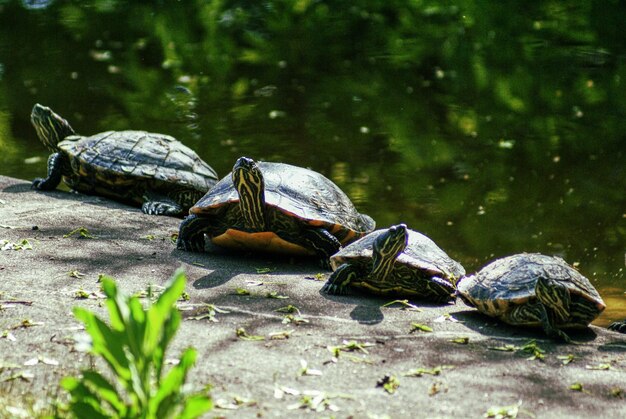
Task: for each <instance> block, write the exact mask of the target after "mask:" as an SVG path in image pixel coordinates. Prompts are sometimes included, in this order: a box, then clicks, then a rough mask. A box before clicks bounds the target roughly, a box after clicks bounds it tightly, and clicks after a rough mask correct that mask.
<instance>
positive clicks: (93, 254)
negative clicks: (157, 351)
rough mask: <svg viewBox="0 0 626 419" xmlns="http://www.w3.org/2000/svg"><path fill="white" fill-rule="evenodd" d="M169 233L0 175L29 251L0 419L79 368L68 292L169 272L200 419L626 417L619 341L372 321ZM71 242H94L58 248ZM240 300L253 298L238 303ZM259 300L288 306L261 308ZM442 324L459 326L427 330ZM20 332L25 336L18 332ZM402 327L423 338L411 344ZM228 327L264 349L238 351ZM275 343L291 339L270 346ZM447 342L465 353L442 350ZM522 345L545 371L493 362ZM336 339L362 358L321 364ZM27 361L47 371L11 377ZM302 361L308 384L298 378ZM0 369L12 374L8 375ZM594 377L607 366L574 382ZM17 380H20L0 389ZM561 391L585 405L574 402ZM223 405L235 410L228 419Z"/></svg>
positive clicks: (288, 273) (624, 343)
mask: <svg viewBox="0 0 626 419" xmlns="http://www.w3.org/2000/svg"><path fill="white" fill-rule="evenodd" d="M179 222H180V220H178V219H175V218H170V217H156V216H148V215H144V214H142V213H141V212H140V211H139V210H138V209H135V208H131V207H127V206H124V205H121V204H118V203H115V202H111V201H109V200H106V199H103V198H98V197H92V196H83V195H77V194H70V193H67V192H63V191H54V192H45V193H42V192H35V191H31V190H30V183H29V182H26V181H22V180H17V179H12V178H7V177H2V176H0V243H1V242H2V240H8V241H10V242H13V243H19V242H21V241H22V240H23V239H27V240H28V241H29V243H30V244H31V245H32V250H3V251H0V277H1V279H0V307H1V310H0V336H2V332H3V331H9V332H10V334H11V336H12V337H14V338H15V339H14V340H13V339H8V338H7V336H4V337H1V338H0V417H4V416H5V415H7V414H8V413H7V411H6V410H4V411H3V409H6V406H25V405H32V401H33V400H45V399H46V398H55V397H57V394H58V393H59V390H58V382H59V379H60V378H62V377H63V376H66V375H69V374H76V373H77V371H78V370H79V369H81V368H85V367H88V366H89V362H90V361H89V357H88V356H87V355H85V354H82V353H79V352H76V351H74V350H73V342H72V340H71V337H72V336H73V334H74V333H75V332H76V329H77V326H78V325H79V324H78V322H76V321H75V320H74V318H73V316H72V315H71V309H72V307H73V306H75V305H80V306H84V307H88V308H89V309H91V310H95V311H99V312H103V310H102V307H100V305H101V302H102V300H101V299H97V298H94V299H80V300H79V299H76V298H75V291H76V290H78V289H82V290H84V291H86V292H88V293H90V292H94V293H96V292H97V291H98V289H99V285H98V283H97V280H98V275H99V274H101V273H103V274H107V275H109V276H112V277H114V278H116V279H117V280H118V283H119V284H120V287H121V288H123V289H125V290H126V291H128V292H132V293H137V292H141V291H144V290H146V289H147V287H148V286H149V284H155V285H162V284H164V283H165V282H166V281H167V279H168V278H169V277H170V276H171V274H172V273H173V272H174V270H175V269H176V268H178V267H179V266H183V267H184V268H185V270H186V273H187V276H188V285H187V289H186V291H187V293H188V294H189V296H190V300H189V301H187V302H184V303H181V309H182V310H184V311H183V315H184V317H185V319H186V320H185V321H184V322H183V324H182V327H181V329H180V331H179V333H178V335H177V336H176V338H175V343H174V345H173V348H172V350H171V352H170V353H169V355H170V357H174V356H178V355H179V354H180V351H181V350H182V349H183V348H184V347H187V346H194V347H195V348H196V349H197V350H198V362H197V364H196V366H195V367H194V368H193V369H192V371H191V375H190V380H191V383H192V384H193V385H194V386H195V387H196V388H201V387H203V386H204V385H206V384H212V385H213V386H214V388H213V391H212V395H213V397H214V399H215V400H216V401H219V402H218V404H219V405H221V407H222V408H219V409H216V410H215V411H213V412H212V413H211V414H210V415H209V416H210V417H212V416H216V415H222V416H225V417H233V418H234V417H237V418H239V417H285V418H287V417H289V418H291V417H295V416H300V415H302V413H303V410H300V409H298V410H295V409H296V408H297V406H298V405H299V404H300V403H301V399H302V395H301V394H309V393H304V392H306V391H321V392H324V393H325V394H326V396H327V397H328V402H329V403H330V405H331V406H327V407H328V408H332V409H335V408H336V409H338V411H337V412H334V411H332V410H326V411H325V412H322V413H320V414H319V415H320V416H326V417H327V416H331V415H334V416H337V417H384V416H385V415H388V416H389V417H482V416H483V414H484V413H485V412H486V411H487V410H488V409H489V408H490V407H493V406H506V405H514V404H517V403H518V402H521V403H522V404H521V407H520V409H521V410H524V411H526V412H530V413H531V414H533V415H535V416H536V417H545V418H553V417H581V418H582V417H587V418H588V417H591V416H597V417H603V418H613V417H614V418H623V417H626V394H621V393H620V392H619V389H621V391H622V393H626V373H625V370H626V337H624V336H623V335H620V334H616V333H612V332H609V331H606V330H604V329H601V328H598V327H595V326H591V327H590V328H588V329H586V330H583V331H580V332H576V333H572V334H571V336H572V337H573V339H575V340H576V341H577V342H578V344H576V345H565V344H555V343H554V342H552V341H550V340H548V339H546V338H545V337H544V336H543V335H542V334H541V333H538V332H536V331H531V330H524V329H517V328H511V327H507V326H505V325H502V324H500V323H497V322H495V321H493V320H491V319H488V318H486V317H483V316H481V315H479V314H478V313H476V312H475V311H473V310H472V309H470V308H468V307H467V306H465V305H464V304H463V303H462V302H460V301H459V302H458V303H457V304H456V305H446V306H432V305H428V304H424V303H420V302H415V303H416V305H417V306H418V307H419V308H420V309H421V311H410V310H404V309H401V308H400V307H399V306H393V307H382V305H383V304H384V303H387V302H388V300H382V299H376V298H371V297H367V296H351V297H328V296H326V295H323V294H321V293H320V291H319V290H320V288H321V286H322V285H323V283H324V282H323V280H322V281H319V280H316V279H315V277H316V274H318V273H320V272H319V269H318V268H317V266H316V264H315V263H314V262H313V261H309V260H306V259H288V258H287V259H286V258H273V257H267V256H264V257H255V256H251V255H245V256H244V257H241V256H240V255H232V254H229V253H225V252H220V251H215V252H212V253H206V254H194V253H185V252H182V251H178V250H176V248H175V246H174V244H173V243H172V241H171V240H170V236H171V235H172V234H173V233H176V232H177V231H178V224H179ZM35 226H36V229H34V228H35ZM79 227H84V228H86V229H87V231H88V232H89V234H91V235H93V236H94V238H92V239H85V238H82V239H81V238H80V235H78V234H75V235H72V236H70V237H67V238H64V237H63V236H64V235H66V234H68V233H69V232H71V231H72V230H74V229H76V228H79ZM71 272H78V273H80V274H83V275H82V276H80V275H78V276H79V278H76V277H73V276H71V275H70V273H71ZM325 276H326V275H325ZM237 288H243V289H247V290H248V291H250V295H246V296H243V295H237V293H236V290H237ZM269 293H275V295H276V296H285V297H288V298H285V299H277V298H268V297H267V295H268V294H269ZM205 304H213V305H215V306H217V307H218V308H220V309H223V310H225V311H226V312H224V313H217V314H216V320H217V322H211V321H209V320H207V319H203V320H192V319H191V317H195V316H197V314H198V313H199V312H200V311H201V308H202V307H203V305H205ZM288 304H291V305H294V306H296V307H297V308H298V309H299V310H300V312H301V315H302V317H303V318H304V319H305V320H306V321H307V323H303V324H300V325H296V324H294V323H289V324H285V323H283V320H284V316H285V314H284V313H281V312H278V311H276V310H277V309H279V308H281V307H284V306H286V305H288ZM446 314H450V315H452V317H453V318H454V319H456V320H458V321H456V322H453V321H450V320H445V321H439V320H442V316H443V315H446ZM25 320H29V321H30V322H32V323H33V324H35V325H34V326H32V327H19V325H21V324H22V322H23V321H25ZM411 323H420V324H425V325H428V326H430V327H432V329H433V331H432V332H430V333H428V332H421V331H415V332H411ZM237 328H244V329H245V330H246V332H248V333H249V334H251V335H261V336H264V337H265V340H264V341H245V340H241V339H239V338H237V337H236V335H235V330H236V329H237ZM281 332H288V336H289V337H288V338H286V339H271V338H270V336H271V335H272V334H279V335H280V333H281ZM457 338H467V343H466V344H461V343H454V342H453V340H455V339H457ZM530 339H537V344H538V345H539V347H541V348H542V349H544V350H545V358H544V359H543V360H542V361H541V360H528V359H527V358H528V357H529V355H528V354H525V353H522V352H519V351H518V352H503V351H497V350H493V349H490V348H494V347H502V346H504V345H507V344H512V345H517V346H521V345H523V344H524V343H526V342H527V341H529V340H530ZM344 340H345V341H353V340H354V341H358V342H360V343H369V344H371V346H368V347H366V348H365V350H366V351H367V352H364V351H355V352H342V353H341V354H340V356H339V357H338V359H336V360H334V361H333V359H332V354H331V352H330V351H329V350H328V349H327V347H328V346H336V345H341V344H342V342H343V341H344ZM569 354H571V355H573V356H574V360H573V362H571V363H569V364H567V365H564V364H563V361H562V360H561V359H559V358H558V356H567V355H569ZM34 357H41V359H43V358H44V357H45V358H46V359H52V360H56V361H58V362H59V364H58V365H48V364H46V363H43V362H40V363H38V364H36V365H31V366H25V365H24V362H26V361H27V360H29V359H32V358H34ZM301 360H304V361H306V363H307V365H308V368H311V369H316V370H319V371H320V372H321V375H310V376H309V375H302V374H301V370H302V365H301ZM10 364H15V365H19V368H7V367H5V366H6V365H10ZM601 364H607V365H609V366H610V367H609V369H608V370H606V369H600V370H596V369H589V368H588V367H587V366H589V367H598V366H600V365H601ZM438 366H447V367H446V368H443V370H442V371H441V373H440V374H439V375H429V374H424V375H423V376H421V377H410V376H405V375H403V374H404V373H407V372H409V371H411V370H415V369H417V368H425V369H432V368H435V367H438ZM602 368H604V367H602ZM20 372H22V373H23V372H28V373H32V377H31V376H30V375H28V374H26V375H25V376H26V377H31V378H27V379H19V378H18V379H11V380H9V379H8V378H9V377H10V376H11V375H13V374H19V373H20ZM387 374H388V375H394V376H396V377H397V379H398V380H399V387H398V389H397V390H396V392H395V393H394V394H388V393H387V392H385V391H384V390H383V388H381V387H377V385H376V384H377V382H378V381H379V380H381V379H382V378H383V377H384V376H385V375H387ZM574 383H581V384H582V385H583V389H584V391H583V392H580V391H573V390H571V389H570V386H571V385H572V384H574ZM298 394H300V395H298ZM311 394H313V393H311ZM277 396H280V397H277ZM236 398H242V399H245V400H247V402H244V403H242V404H239V405H238V404H236V403H235V399H236ZM323 407H324V405H323V404H322V405H320V409H321V408H323ZM229 408H232V409H236V410H230V409H229ZM520 417H524V415H523V414H522V413H520Z"/></svg>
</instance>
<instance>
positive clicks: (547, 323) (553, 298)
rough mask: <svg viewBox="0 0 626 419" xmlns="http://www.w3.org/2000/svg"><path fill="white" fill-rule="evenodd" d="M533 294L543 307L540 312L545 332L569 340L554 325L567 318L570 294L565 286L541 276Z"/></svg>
mask: <svg viewBox="0 0 626 419" xmlns="http://www.w3.org/2000/svg"><path fill="white" fill-rule="evenodd" d="M535 295H536V296H537V299H538V300H539V302H540V303H541V307H542V308H543V309H542V310H541V313H540V314H541V325H542V327H543V330H544V331H545V332H546V334H547V335H548V336H550V337H553V338H557V339H561V340H563V341H565V342H567V343H569V342H571V339H570V337H569V336H567V334H566V333H565V332H563V331H562V330H559V329H558V328H557V326H556V325H557V322H559V323H565V322H566V321H567V319H568V318H569V305H570V295H569V291H568V289H567V287H566V286H565V285H563V284H561V283H559V282H558V281H555V280H552V279H550V278H546V277H542V276H541V277H539V278H538V279H537V285H536V286H535Z"/></svg>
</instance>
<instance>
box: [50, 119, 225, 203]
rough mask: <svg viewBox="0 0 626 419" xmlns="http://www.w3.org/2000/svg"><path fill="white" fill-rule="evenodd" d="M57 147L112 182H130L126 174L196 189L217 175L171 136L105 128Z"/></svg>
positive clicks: (82, 171) (84, 171)
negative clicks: (97, 132) (102, 130)
mask: <svg viewBox="0 0 626 419" xmlns="http://www.w3.org/2000/svg"><path fill="white" fill-rule="evenodd" d="M59 148H60V149H61V150H63V151H64V152H66V153H67V154H68V155H69V156H70V157H71V158H72V160H73V166H74V165H76V166H77V167H79V168H80V174H81V175H83V176H93V175H96V176H97V178H98V181H104V182H108V183H111V184H112V185H122V184H129V182H130V180H129V179H128V178H125V176H128V177H132V178H133V179H134V181H136V180H137V178H140V179H144V180H147V181H154V180H157V181H161V182H165V183H176V184H179V185H185V186H188V187H192V188H194V189H197V190H199V191H203V190H207V189H209V188H210V187H211V185H212V183H213V182H214V180H213V179H215V178H216V177H217V176H216V174H215V172H214V171H213V169H212V168H210V167H209V166H208V165H206V164H204V163H203V162H202V161H201V160H200V159H198V157H197V155H196V154H195V153H193V152H192V151H191V150H187V147H186V146H184V145H183V144H181V143H179V142H177V141H176V140H175V139H174V138H172V137H170V136H167V135H163V134H152V133H147V132H145V131H107V132H103V133H100V134H96V135H93V136H91V137H80V136H71V137H68V138H67V139H66V140H64V141H62V142H60V143H59Z"/></svg>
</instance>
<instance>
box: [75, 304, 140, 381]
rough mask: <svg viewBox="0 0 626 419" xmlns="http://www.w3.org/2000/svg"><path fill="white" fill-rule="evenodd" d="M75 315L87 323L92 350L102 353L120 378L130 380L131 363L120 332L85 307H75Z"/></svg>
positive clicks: (97, 353) (86, 327) (95, 352)
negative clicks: (125, 351)
mask: <svg viewBox="0 0 626 419" xmlns="http://www.w3.org/2000/svg"><path fill="white" fill-rule="evenodd" d="M74 316H76V318H77V319H78V320H80V321H82V322H83V323H84V324H85V330H86V331H87V333H89V336H91V340H92V352H93V353H94V354H96V355H101V356H102V357H103V358H104V360H105V361H106V362H107V363H108V364H109V366H110V367H111V369H113V371H114V372H115V374H116V375H117V376H118V377H119V378H121V379H123V380H125V381H128V380H130V378H131V377H130V370H129V363H128V359H127V358H126V354H125V353H124V348H123V343H124V342H123V339H121V336H120V335H119V333H116V332H114V331H113V330H111V328H109V326H108V325H107V324H106V323H104V322H103V321H102V320H100V319H99V318H97V317H96V316H95V314H93V313H92V312H90V311H88V310H85V309H84V308H81V307H74Z"/></svg>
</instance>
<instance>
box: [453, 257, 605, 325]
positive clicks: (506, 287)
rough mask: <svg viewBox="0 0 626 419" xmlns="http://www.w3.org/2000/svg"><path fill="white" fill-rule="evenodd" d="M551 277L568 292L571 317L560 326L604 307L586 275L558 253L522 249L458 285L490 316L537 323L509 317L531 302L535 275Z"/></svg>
mask: <svg viewBox="0 0 626 419" xmlns="http://www.w3.org/2000/svg"><path fill="white" fill-rule="evenodd" d="M540 276H542V277H544V278H551V279H553V280H556V281H558V282H559V283H560V284H562V285H564V286H566V287H567V289H568V290H569V292H570V297H571V303H570V318H569V320H568V322H567V323H565V324H559V327H573V326H586V325H588V324H589V323H590V322H591V321H592V320H593V319H595V318H596V317H597V316H598V315H599V314H600V313H601V312H602V311H603V310H604V308H605V307H606V306H605V304H604V301H603V300H602V297H600V294H598V291H597V290H596V289H595V288H594V287H593V285H592V284H591V283H590V282H589V280H588V279H587V278H585V277H584V276H583V275H582V274H580V272H578V271H577V270H576V269H574V268H573V267H571V266H570V265H568V264H567V263H566V262H565V261H564V260H563V259H561V258H559V257H553V256H546V255H541V254H536V253H523V254H518V255H513V256H508V257H505V258H502V259H497V260H495V261H493V262H491V263H490V264H488V265H486V266H485V267H484V268H482V269H481V270H480V271H479V272H478V273H476V274H475V275H472V276H468V277H466V278H464V279H463V280H462V281H461V282H460V283H459V284H458V287H457V290H458V293H459V295H460V296H461V298H462V299H463V300H464V301H465V302H466V303H468V304H469V305H471V306H474V307H476V308H477V309H478V310H479V311H481V312H482V313H484V314H487V315H489V316H493V317H497V318H499V319H501V320H503V321H505V322H507V323H509V324H518V325H519V324H521V325H529V326H531V325H533V326H539V325H540V322H539V321H538V320H537V319H536V318H530V317H529V318H527V319H524V318H523V317H518V318H516V319H515V320H512V318H511V317H509V316H508V314H509V313H510V312H511V310H513V309H515V308H517V307H519V306H523V305H526V304H534V303H535V302H536V301H537V297H536V296H535V285H536V284H537V278H539V277H540Z"/></svg>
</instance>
